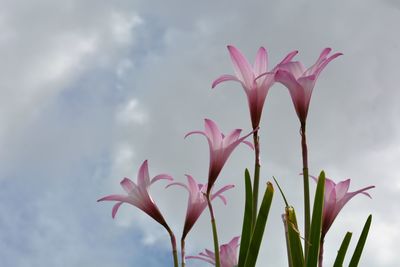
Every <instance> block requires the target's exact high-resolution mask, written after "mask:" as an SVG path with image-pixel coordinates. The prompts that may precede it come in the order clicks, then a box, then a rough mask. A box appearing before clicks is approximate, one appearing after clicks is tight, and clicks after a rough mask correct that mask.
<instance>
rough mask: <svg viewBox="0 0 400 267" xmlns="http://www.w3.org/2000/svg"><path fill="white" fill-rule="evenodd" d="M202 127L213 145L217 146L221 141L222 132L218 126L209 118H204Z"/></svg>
mask: <svg viewBox="0 0 400 267" xmlns="http://www.w3.org/2000/svg"><path fill="white" fill-rule="evenodd" d="M204 127H205V133H206V135H207V137H208V138H209V139H210V140H211V141H212V145H213V147H214V148H219V147H220V145H221V142H222V134H221V131H220V130H219V128H218V125H217V124H216V123H215V122H214V121H212V120H210V119H205V120H204Z"/></svg>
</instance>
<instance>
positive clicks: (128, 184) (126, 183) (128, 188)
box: [120, 177, 136, 194]
mask: <svg viewBox="0 0 400 267" xmlns="http://www.w3.org/2000/svg"><path fill="white" fill-rule="evenodd" d="M120 184H121V186H122V188H123V189H124V190H125V192H126V193H128V194H129V193H131V192H132V191H133V190H135V188H136V184H135V183H134V182H132V181H131V180H130V179H129V178H127V177H125V178H124V179H122V181H121V182H120Z"/></svg>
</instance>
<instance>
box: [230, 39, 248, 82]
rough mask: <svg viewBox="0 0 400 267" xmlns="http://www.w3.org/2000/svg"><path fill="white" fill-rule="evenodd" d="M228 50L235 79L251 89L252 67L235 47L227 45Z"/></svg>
mask: <svg viewBox="0 0 400 267" xmlns="http://www.w3.org/2000/svg"><path fill="white" fill-rule="evenodd" d="M228 50H229V54H230V56H231V59H232V63H233V68H234V70H235V73H236V77H238V79H239V80H242V81H243V83H244V84H245V85H246V87H249V88H251V87H252V86H253V81H254V74H253V68H252V66H251V65H250V64H249V62H248V61H247V59H246V58H245V57H244V56H243V54H242V53H241V52H240V51H239V50H238V49H237V48H236V47H234V46H231V45H228Z"/></svg>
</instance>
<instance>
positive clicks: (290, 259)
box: [98, 45, 374, 267]
mask: <svg viewBox="0 0 400 267" xmlns="http://www.w3.org/2000/svg"><path fill="white" fill-rule="evenodd" d="M228 52H229V55H230V58H231V60H232V64H233V69H234V73H235V74H234V75H231V74H224V75H221V76H219V77H218V78H216V79H215V80H214V81H213V82H212V85H211V87H212V88H215V87H216V86H217V85H219V84H220V83H222V82H226V81H235V82H238V83H240V84H241V86H242V87H243V89H244V92H245V95H246V98H247V104H248V108H249V112H250V124H251V129H249V130H247V131H245V134H244V135H241V134H242V130H241V129H234V130H232V131H231V132H229V133H228V134H226V135H225V134H224V133H223V132H222V131H221V130H220V128H219V127H218V125H217V124H216V123H215V122H214V121H213V120H211V119H205V120H204V130H195V131H191V132H189V133H187V134H186V136H185V138H186V137H188V136H191V135H197V134H198V135H203V136H204V137H205V138H206V141H207V143H208V146H209V166H208V176H206V177H205V178H203V179H199V180H196V179H195V178H193V177H192V176H191V175H186V179H187V183H182V182H179V181H175V180H174V179H173V178H172V177H171V176H170V175H168V174H159V175H156V176H154V177H153V178H150V174H149V167H148V162H147V160H145V161H144V162H143V164H142V165H141V166H140V168H139V171H138V175H137V182H136V183H135V182H133V181H131V180H130V179H129V178H124V179H123V180H122V181H121V186H122V188H123V190H124V191H125V194H114V195H108V196H105V197H103V198H100V199H99V200H98V201H116V203H115V204H114V207H113V208H112V213H111V214H112V218H115V216H116V214H117V211H118V209H119V208H120V206H121V205H122V204H124V203H127V204H131V205H133V206H135V207H137V208H139V209H140V210H142V211H143V212H145V213H146V214H147V215H149V216H150V217H151V218H153V219H154V220H155V221H156V222H158V223H159V224H160V225H161V226H162V227H163V228H165V230H166V231H167V233H168V234H169V236H170V239H171V248H172V249H171V250H172V262H173V266H174V267H178V266H182V267H184V266H186V264H187V261H186V260H187V259H190V260H201V261H203V262H204V263H205V264H208V265H213V266H217V267H236V266H238V267H255V266H256V264H257V259H258V258H259V256H260V255H259V251H260V247H261V244H262V241H263V239H264V231H265V229H266V226H267V221H268V217H269V211H270V207H271V204H272V200H273V195H274V186H273V184H272V183H271V182H269V181H265V182H266V186H265V189H264V190H263V194H262V197H261V202H260V203H258V200H259V191H260V179H261V178H260V173H261V163H260V154H261V144H260V136H259V128H260V127H261V124H262V112H263V107H264V104H265V101H266V97H267V94H268V91H269V90H270V88H271V87H272V86H273V85H274V84H275V83H281V84H283V85H284V86H285V87H286V88H287V89H288V91H289V95H290V96H291V99H292V102H293V105H294V110H295V111H296V114H297V117H298V118H299V121H300V135H301V143H300V144H301V151H302V154H301V157H302V163H303V164H302V165H303V166H302V176H303V198H304V206H303V210H304V214H303V216H302V217H303V219H304V229H299V228H298V223H297V215H296V211H295V208H294V206H293V205H291V204H289V201H288V199H289V198H287V197H286V195H285V193H284V190H283V189H282V188H281V187H280V185H279V184H278V182H277V180H276V179H275V178H274V180H275V183H276V186H277V187H278V189H279V191H280V193H281V196H282V198H283V200H284V203H285V207H284V208H283V209H282V214H281V215H280V216H281V217H282V221H283V227H282V229H281V231H282V238H283V239H285V241H286V248H285V247H283V248H282V249H283V250H286V252H287V263H288V266H289V267H317V266H318V267H322V266H323V259H324V257H323V255H324V251H326V249H325V248H324V240H325V237H326V236H327V233H328V231H329V229H330V228H331V226H332V224H333V223H334V221H335V220H336V219H337V218H340V216H338V215H339V213H340V211H341V210H342V209H343V207H344V206H345V205H346V203H347V202H348V201H350V200H351V199H352V198H353V197H354V196H356V195H358V194H362V195H365V196H367V197H369V198H371V196H370V194H369V190H370V189H372V188H374V186H367V187H364V188H362V189H359V190H356V191H353V192H349V187H350V179H347V180H344V181H340V182H335V181H334V180H331V179H329V178H326V177H325V173H324V171H321V173H320V175H319V176H318V177H315V176H311V175H309V170H308V150H307V141H306V122H307V115H308V111H309V106H310V102H311V95H312V92H313V90H314V87H315V86H316V81H317V79H318V77H319V76H320V75H321V73H322V71H323V70H324V69H325V68H326V67H327V65H328V64H329V63H330V62H331V61H332V60H334V59H335V58H337V57H339V56H340V55H342V54H341V53H334V54H332V55H330V56H329V54H330V53H331V49H330V48H325V49H323V50H322V52H321V54H320V56H319V57H318V59H317V61H316V62H315V63H314V64H313V65H312V66H311V67H309V68H305V67H304V66H303V64H302V63H301V62H299V61H293V58H294V57H295V56H296V55H297V53H298V51H296V50H295V51H292V52H290V53H288V54H287V55H286V56H285V57H284V58H283V60H281V62H280V63H278V64H277V65H276V66H274V67H273V68H272V69H270V70H269V71H268V64H269V62H268V54H267V50H266V49H265V48H264V47H260V48H259V49H258V52H257V54H256V59H255V62H254V64H253V65H251V64H250V63H249V62H248V61H247V59H246V57H245V56H244V55H243V54H242V53H241V52H240V51H239V50H238V49H237V48H236V47H234V46H232V45H229V46H228ZM251 135H252V136H253V138H252V140H251V141H249V140H247V139H248V138H249V137H250V136H251ZM196 141H197V140H193V142H196ZM240 144H244V145H247V146H248V147H249V148H250V151H254V169H253V175H251V174H250V171H249V170H248V169H246V170H245V171H244V186H245V192H244V202H245V203H244V211H243V224H242V231H241V235H240V236H235V233H233V236H235V237H233V238H232V240H231V241H229V242H228V243H226V244H222V245H220V244H219V240H218V225H217V214H215V212H214V209H213V202H214V200H215V199H216V198H218V199H220V200H221V201H222V202H223V203H224V204H225V205H227V203H228V200H227V197H226V196H225V195H226V194H227V193H228V192H227V191H228V190H230V189H232V188H234V184H233V181H232V180H229V179H228V178H226V177H221V178H220V173H221V170H222V169H223V167H224V165H225V164H227V163H229V157H230V155H231V154H232V153H234V150H235V149H236V147H238V146H239V145H240ZM246 153H247V152H246ZM295 171H296V170H295ZM218 179H220V180H221V181H223V183H224V184H225V186H223V187H221V188H219V189H215V188H214V185H215V183H216V181H217V180H218ZM310 179H312V180H314V181H315V182H316V184H317V186H316V189H315V191H314V192H311V190H310V186H309V180H310ZM160 180H167V181H169V183H167V185H166V186H165V187H166V188H169V189H168V191H166V192H165V194H168V192H171V191H172V190H180V188H183V189H184V190H186V191H187V193H188V198H187V209H186V216H185V218H183V219H182V221H183V229H181V233H182V234H181V236H180V241H181V242H180V243H181V244H180V257H178V254H179V253H178V251H179V248H178V247H177V244H176V238H175V234H174V231H173V229H171V227H170V226H169V225H168V224H167V221H166V220H165V219H164V217H163V215H162V212H161V211H160V209H159V208H158V206H157V204H156V202H155V201H154V200H153V198H152V196H151V193H150V186H151V185H153V184H155V183H156V182H158V181H160ZM172 187H177V189H172ZM367 191H368V192H367ZM311 193H313V195H314V198H313V203H312V205H311V203H310V194H311ZM260 196H261V194H260ZM206 209H208V213H209V217H210V223H211V229H212V233H211V234H210V238H212V239H213V244H214V248H213V250H208V249H206V250H204V252H201V253H200V254H198V255H189V256H188V255H186V252H185V240H186V237H187V235H188V234H189V232H190V231H193V229H195V225H196V223H197V221H198V219H199V218H200V216H201V215H202V213H203V212H204V210H206ZM271 216H272V215H271ZM278 216H279V215H278ZM371 221H372V215H369V216H368V218H367V220H366V222H365V224H364V227H363V229H362V232H361V235H360V237H359V239H358V241H357V243H356V245H355V250H354V252H353V253H352V255H351V258H350V260H349V266H351V267H354V266H358V264H359V261H360V258H361V254H362V251H363V248H364V245H365V243H366V240H367V236H368V232H369V228H370V225H371ZM351 237H352V234H351V232H347V233H346V234H345V236H344V239H343V242H342V244H341V245H340V247H339V249H338V252H337V256H336V259H335V262H334V265H333V266H335V267H336V266H338V267H339V266H343V262H344V259H345V257H346V256H348V254H350V253H347V251H348V247H349V244H350V241H351ZM333 250H336V248H333ZM189 262H191V261H188V263H189ZM170 265H171V263H165V266H170ZM163 266H164V265H163Z"/></svg>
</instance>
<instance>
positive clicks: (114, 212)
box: [111, 202, 123, 219]
mask: <svg viewBox="0 0 400 267" xmlns="http://www.w3.org/2000/svg"><path fill="white" fill-rule="evenodd" d="M122 203H123V202H118V203H117V204H115V205H114V207H113V208H112V212H111V216H112V218H113V219H114V218H115V215H116V214H117V211H118V209H119V207H120V206H121V205H122Z"/></svg>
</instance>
